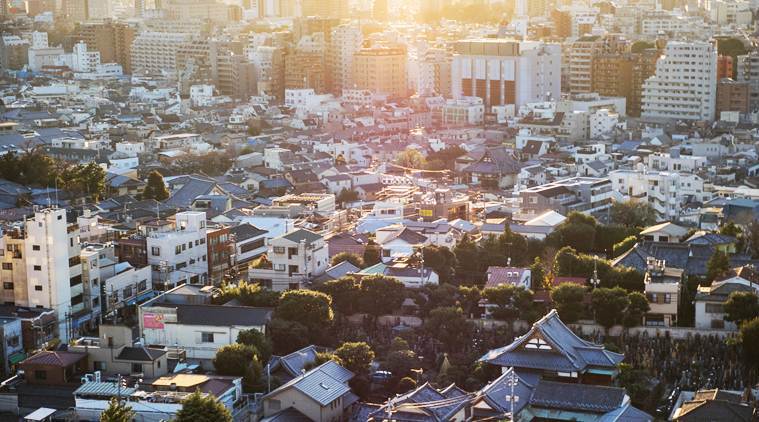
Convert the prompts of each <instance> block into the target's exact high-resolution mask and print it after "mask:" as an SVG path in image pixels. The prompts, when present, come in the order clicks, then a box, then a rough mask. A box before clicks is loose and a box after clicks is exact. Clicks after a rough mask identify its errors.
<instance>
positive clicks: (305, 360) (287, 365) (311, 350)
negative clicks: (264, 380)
mask: <svg viewBox="0 0 759 422" xmlns="http://www.w3.org/2000/svg"><path fill="white" fill-rule="evenodd" d="M317 353H318V351H317V350H316V346H314V345H310V346H306V347H304V348H302V349H300V350H296V351H294V352H292V353H290V354H289V355H286V356H272V357H271V360H270V361H269V364H268V366H269V367H270V368H271V371H276V370H277V368H278V367H281V368H282V369H284V370H285V372H287V373H288V374H289V375H290V376H291V377H297V376H298V375H300V374H302V373H303V370H304V369H305V368H306V366H308V365H312V364H313V363H314V362H316V355H317Z"/></svg>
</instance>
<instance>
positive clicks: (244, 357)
mask: <svg viewBox="0 0 759 422" xmlns="http://www.w3.org/2000/svg"><path fill="white" fill-rule="evenodd" d="M257 354H258V351H257V350H256V348H255V347H253V346H249V345H247V344H240V343H233V344H228V345H226V346H222V347H221V348H220V349H219V350H218V351H217V352H216V356H214V358H213V367H214V369H215V370H216V372H217V373H218V374H219V375H236V376H243V375H245V372H246V371H247V370H248V368H249V367H250V365H251V364H252V363H253V361H254V360H256V359H257Z"/></svg>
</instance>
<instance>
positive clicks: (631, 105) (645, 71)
mask: <svg viewBox="0 0 759 422" xmlns="http://www.w3.org/2000/svg"><path fill="white" fill-rule="evenodd" d="M659 56H660V50H659V49H656V48H648V49H645V50H642V51H639V52H637V53H633V69H632V83H631V84H630V85H631V87H630V96H629V97H627V115H628V116H633V117H639V116H640V112H641V102H642V101H643V83H644V82H645V81H646V79H648V78H650V77H651V76H653V75H654V74H655V73H656V62H657V60H659Z"/></svg>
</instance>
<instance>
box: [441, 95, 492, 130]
mask: <svg viewBox="0 0 759 422" xmlns="http://www.w3.org/2000/svg"><path fill="white" fill-rule="evenodd" d="M440 113H441V119H440V123H441V124H442V125H443V126H444V127H456V126H474V125H479V124H482V123H483V122H484V121H485V106H484V105H483V104H482V98H480V97H463V98H460V99H458V100H446V102H445V105H444V106H443V107H442V108H441V109H440Z"/></svg>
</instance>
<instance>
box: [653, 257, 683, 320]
mask: <svg viewBox="0 0 759 422" xmlns="http://www.w3.org/2000/svg"><path fill="white" fill-rule="evenodd" d="M682 279H683V270H681V269H677V268H669V267H667V263H666V261H664V260H659V259H656V258H654V257H652V256H649V257H648V258H646V275H645V277H644V278H643V282H644V285H645V292H646V298H647V299H648V304H649V307H650V310H649V311H648V312H647V313H646V315H645V316H644V317H643V319H644V324H645V325H654V326H663V327H672V326H675V325H676V323H677V308H678V305H679V302H680V283H681V282H682Z"/></svg>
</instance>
